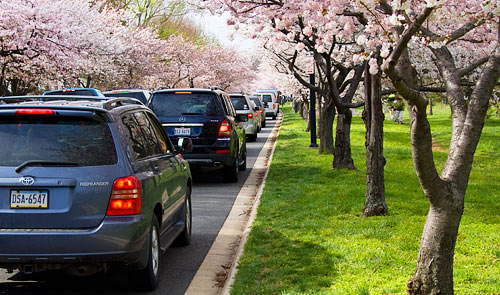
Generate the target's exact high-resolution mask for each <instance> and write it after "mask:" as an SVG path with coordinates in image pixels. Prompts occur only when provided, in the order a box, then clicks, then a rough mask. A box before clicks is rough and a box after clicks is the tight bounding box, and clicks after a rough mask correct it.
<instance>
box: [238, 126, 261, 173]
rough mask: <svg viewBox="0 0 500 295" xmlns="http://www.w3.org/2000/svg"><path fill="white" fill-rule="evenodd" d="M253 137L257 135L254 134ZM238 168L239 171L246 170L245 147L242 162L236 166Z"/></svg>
mask: <svg viewBox="0 0 500 295" xmlns="http://www.w3.org/2000/svg"><path fill="white" fill-rule="evenodd" d="M255 137H257V135H255ZM238 170H240V171H245V170H247V150H246V149H245V152H244V153H243V163H241V164H240V165H239V166H238Z"/></svg>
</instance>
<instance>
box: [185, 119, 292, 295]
mask: <svg viewBox="0 0 500 295" xmlns="http://www.w3.org/2000/svg"><path fill="white" fill-rule="evenodd" d="M282 119H283V116H279V117H278V122H277V123H276V125H275V126H274V128H273V130H272V132H271V134H270V136H269V137H268V138H267V141H266V143H265V144H264V146H263V148H262V150H261V152H260V154H259V156H258V159H257V161H256V162H255V164H254V166H253V168H252V171H251V172H250V174H249V175H248V178H247V180H246V181H245V183H244V185H243V187H242V189H241V190H240V192H239V193H238V196H237V197H236V200H235V202H234V204H233V208H232V209H231V212H230V213H229V216H228V217H227V219H226V221H225V223H224V225H223V226H222V228H221V230H220V231H219V234H218V235H217V237H216V239H215V241H214V243H213V244H212V247H211V248H210V250H209V251H208V253H207V256H206V257H205V260H203V262H202V264H201V266H200V268H199V269H198V271H197V272H196V274H195V276H194V277H193V279H192V281H191V284H190V285H189V287H188V289H187V291H186V293H185V295H218V294H229V289H230V285H231V283H232V281H233V279H234V276H235V274H236V266H237V261H238V258H239V256H240V255H241V253H242V252H243V248H244V244H245V242H246V239H247V236H248V234H249V233H250V226H251V224H252V222H253V220H254V218H255V216H256V213H257V210H254V209H255V208H257V207H258V205H259V198H260V195H261V194H262V190H263V188H264V186H265V180H266V177H267V172H268V170H269V165H270V164H271V159H272V156H273V152H274V148H275V143H276V138H277V136H278V133H279V128H280V126H281V122H282Z"/></svg>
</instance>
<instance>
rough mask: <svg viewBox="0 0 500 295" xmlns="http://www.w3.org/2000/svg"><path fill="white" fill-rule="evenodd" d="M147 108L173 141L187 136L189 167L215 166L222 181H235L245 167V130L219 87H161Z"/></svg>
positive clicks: (243, 118) (239, 117)
mask: <svg viewBox="0 0 500 295" xmlns="http://www.w3.org/2000/svg"><path fill="white" fill-rule="evenodd" d="M148 106H149V108H150V109H151V110H153V112H154V113H155V114H156V115H157V116H158V118H159V120H160V122H161V123H162V125H163V127H164V128H165V130H166V132H167V134H168V136H169V137H170V138H172V139H173V140H174V141H175V140H177V139H178V138H179V137H189V138H191V140H192V142H193V151H192V152H189V153H186V152H185V153H183V154H182V155H183V156H184V158H185V159H186V160H187V161H188V162H189V164H190V166H191V168H193V169H194V168H217V169H221V170H222V175H223V178H224V181H226V182H237V181H238V170H240V171H241V170H245V169H246V163H247V161H246V155H247V150H246V134H245V129H244V128H243V122H245V121H246V120H248V117H246V116H242V115H240V116H238V115H237V114H236V110H235V109H234V107H233V104H232V103H231V100H230V99H229V97H228V95H227V94H226V93H225V92H224V91H221V90H219V89H216V88H211V89H198V88H188V89H164V90H157V91H154V92H153V94H152V96H151V100H150V102H149V105H148Z"/></svg>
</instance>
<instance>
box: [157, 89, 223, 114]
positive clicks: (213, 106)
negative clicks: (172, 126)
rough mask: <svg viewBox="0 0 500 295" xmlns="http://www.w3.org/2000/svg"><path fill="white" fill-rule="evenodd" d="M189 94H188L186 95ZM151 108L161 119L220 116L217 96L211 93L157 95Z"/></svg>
mask: <svg viewBox="0 0 500 295" xmlns="http://www.w3.org/2000/svg"><path fill="white" fill-rule="evenodd" d="M186 92H187V93H186ZM149 107H150V108H151V110H153V112H155V114H156V115H157V116H159V117H163V116H176V117H180V116H189V115H192V116H196V115H199V116H218V115H219V109H218V108H217V100H216V95H215V94H213V93H209V92H192V93H191V91H184V92H182V94H176V93H175V92H167V93H155V94H154V95H153V97H152V99H151V102H150V104H149Z"/></svg>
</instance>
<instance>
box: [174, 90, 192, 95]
mask: <svg viewBox="0 0 500 295" xmlns="http://www.w3.org/2000/svg"><path fill="white" fill-rule="evenodd" d="M175 94H193V92H191V91H176V92H175Z"/></svg>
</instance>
